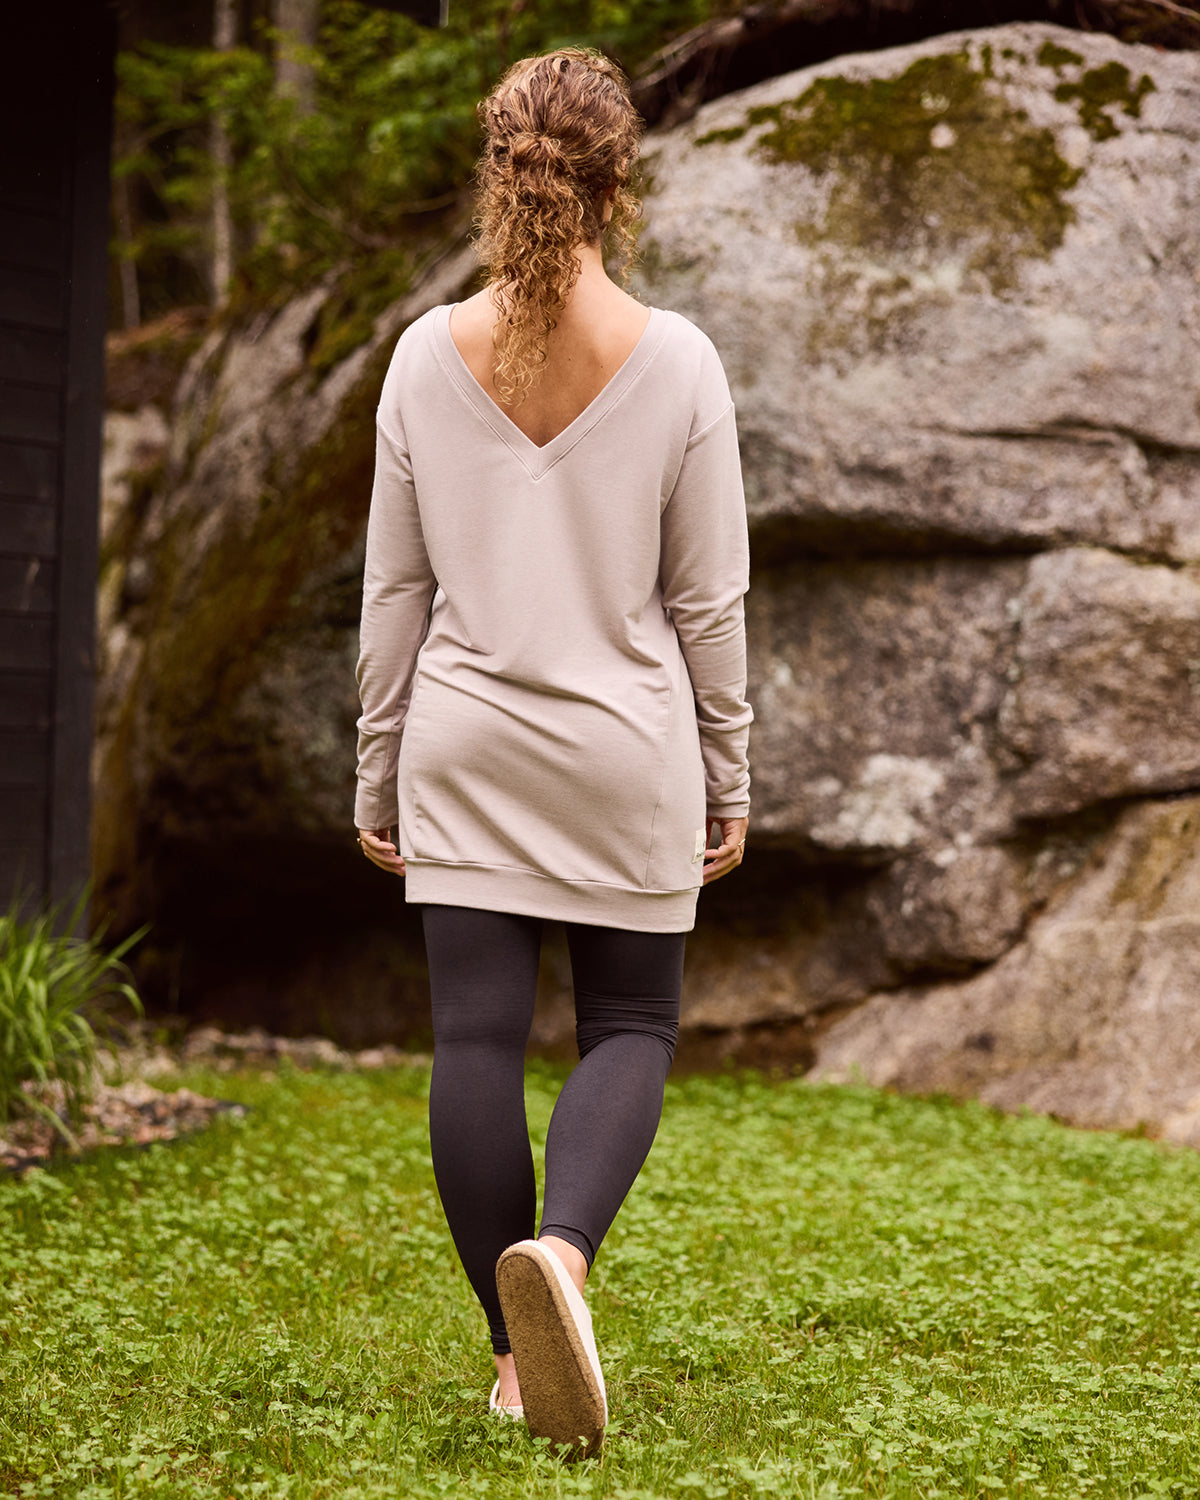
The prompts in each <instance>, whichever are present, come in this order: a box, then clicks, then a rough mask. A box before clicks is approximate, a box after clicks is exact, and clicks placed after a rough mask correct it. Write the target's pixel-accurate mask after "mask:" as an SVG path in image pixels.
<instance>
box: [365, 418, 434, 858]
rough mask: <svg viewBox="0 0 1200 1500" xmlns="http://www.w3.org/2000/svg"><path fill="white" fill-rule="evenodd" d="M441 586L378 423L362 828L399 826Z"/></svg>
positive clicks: (388, 436) (403, 466)
mask: <svg viewBox="0 0 1200 1500" xmlns="http://www.w3.org/2000/svg"><path fill="white" fill-rule="evenodd" d="M436 587H437V581H436V579H435V578H434V576H433V570H432V568H431V567H430V564H429V557H428V554H427V552H426V550H425V538H424V534H423V533H422V530H421V519H420V516H419V515H418V513H417V497H416V492H415V490H414V487H413V477H412V465H411V463H410V461H409V456H408V453H407V451H406V448H405V444H404V442H403V440H402V439H400V438H398V437H396V436H395V435H394V434H393V433H391V432H389V431H388V430H387V428H386V427H385V426H384V425H383V423H382V422H379V423H377V426H376V447H375V483H374V486H373V489H372V492H371V512H370V518H369V520H368V522H367V555H366V565H365V568H364V573H363V610H362V626H361V630H360V635H359V657H358V673H357V676H358V690H359V696H360V698H361V699H362V716H361V718H360V719H359V720H358V795H357V797H356V799H355V804H354V822H355V827H357V828H369V829H376V828H394V827H395V826H396V822H397V818H398V816H399V808H398V804H397V789H396V764H397V761H398V759H399V756H400V737H401V735H402V733H403V730H404V719H405V715H406V714H407V712H408V704H409V699H410V698H411V696H412V686H413V675H414V672H415V669H416V661H417V652H418V651H419V650H420V648H421V644H422V642H423V641H424V639H425V633H426V630H427V629H428V624H429V608H430V603H431V601H432V599H433V593H434V590H435V588H436Z"/></svg>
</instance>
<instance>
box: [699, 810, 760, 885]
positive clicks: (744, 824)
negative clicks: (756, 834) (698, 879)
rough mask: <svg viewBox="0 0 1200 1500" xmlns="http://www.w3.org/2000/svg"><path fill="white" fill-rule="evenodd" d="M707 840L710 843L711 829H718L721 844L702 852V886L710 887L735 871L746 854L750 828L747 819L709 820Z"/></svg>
mask: <svg viewBox="0 0 1200 1500" xmlns="http://www.w3.org/2000/svg"><path fill="white" fill-rule="evenodd" d="M707 827H708V838H709V842H710V843H711V842H712V836H713V829H714V828H720V830H721V842H720V844H719V845H718V846H717V847H716V848H715V849H705V851H704V884H705V885H711V883H712V882H713V881H714V880H720V878H721V876H722V875H728V874H729V872H730V870H736V869H737V867H738V865H740V864H741V862H742V855H743V854H744V853H745V852H746V834H747V832H748V831H749V828H750V819H749V818H709V819H708V823H707Z"/></svg>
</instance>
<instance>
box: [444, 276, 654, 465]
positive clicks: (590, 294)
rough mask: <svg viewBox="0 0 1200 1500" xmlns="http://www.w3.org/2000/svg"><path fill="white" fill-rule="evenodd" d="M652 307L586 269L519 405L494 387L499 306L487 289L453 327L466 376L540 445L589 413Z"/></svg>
mask: <svg viewBox="0 0 1200 1500" xmlns="http://www.w3.org/2000/svg"><path fill="white" fill-rule="evenodd" d="M649 321H650V309H649V308H648V307H644V306H643V305H642V304H641V303H640V302H637V301H635V299H634V298H632V297H630V296H628V295H627V294H626V293H625V292H623V291H621V290H620V289H619V288H618V287H615V286H614V285H613V284H612V282H610V281H608V279H607V278H604V284H603V286H599V285H597V284H595V283H594V281H593V279H592V278H591V277H589V276H587V275H586V274H585V275H584V276H583V277H581V279H580V281H579V282H577V283H576V285H575V287H574V288H573V289H572V291H571V294H570V296H569V298H568V300H567V303H566V305H565V306H564V307H563V308H562V310H561V311H560V312H559V314H558V318H557V322H556V325H555V327H554V330H553V332H552V333H551V334H550V337H549V339H548V341H547V349H546V363H545V365H544V366H543V367H542V373H541V376H540V378H539V379H538V381H537V382H536V384H535V385H534V387H533V389H532V390H531V391H530V392H529V393H528V394H527V395H526V397H525V399H524V400H523V401H522V402H520V403H519V404H516V405H513V404H508V403H505V401H504V400H503V397H502V395H501V393H500V391H499V390H498V389H497V388H496V383H495V378H494V377H495V371H496V363H497V361H496V351H495V347H494V345H493V342H492V330H493V328H494V327H495V324H496V309H495V305H494V303H493V301H492V297H491V293H490V292H489V291H484V292H480V293H478V294H477V295H476V296H474V297H470V298H468V299H467V301H465V302H460V303H459V304H458V305H457V306H456V307H455V309H454V314H453V317H452V318H451V320H450V332H451V336H452V337H453V339H454V343H455V346H456V348H457V349H458V352H459V353H460V354H461V355H462V357H463V361H464V363H465V364H466V366H467V368H468V369H469V370H470V372H471V374H472V375H473V376H474V377H475V379H476V381H478V383H479V385H480V386H481V387H482V388H483V390H484V391H485V392H486V393H487V395H488V396H490V397H491V399H492V400H493V401H495V402H496V404H497V405H498V406H499V407H500V408H501V409H502V410H503V411H504V413H505V415H506V416H507V417H508V418H509V419H510V421H512V422H513V423H514V424H515V425H516V426H517V427H519V428H520V430H521V431H522V432H523V433H524V434H525V436H526V437H527V438H529V440H530V441H531V442H533V443H536V444H537V445H538V447H539V448H540V447H544V446H545V445H546V444H547V443H549V442H551V441H553V439H554V438H556V437H557V436H558V434H559V433H560V432H562V431H563V430H564V429H565V428H567V427H569V426H570V425H571V423H572V422H573V421H574V420H575V418H576V417H578V416H579V415H580V413H581V412H583V411H586V410H587V408H588V407H589V406H590V405H591V403H592V402H593V401H594V400H595V399H596V397H597V396H598V395H599V394H600V392H601V391H602V390H603V389H604V387H605V386H606V385H607V384H608V383H609V381H610V380H611V379H612V378H613V376H614V375H615V374H616V373H617V371H618V370H619V369H620V368H621V366H622V365H623V364H624V363H625V361H626V360H627V359H628V358H629V356H630V355H631V354H632V353H633V350H634V349H635V347H636V346H637V343H638V341H639V339H640V338H641V336H642V334H643V333H644V332H645V329H646V325H647V324H648V322H649Z"/></svg>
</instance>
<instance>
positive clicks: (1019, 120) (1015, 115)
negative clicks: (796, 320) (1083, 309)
mask: <svg viewBox="0 0 1200 1500" xmlns="http://www.w3.org/2000/svg"><path fill="white" fill-rule="evenodd" d="M987 64H990V58H989V59H987ZM988 78H989V67H988V66H987V65H984V66H976V65H974V64H973V63H972V60H971V56H970V54H969V52H967V51H966V50H961V51H956V52H948V53H939V54H935V55H933V56H928V57H921V58H918V59H917V60H916V61H915V62H913V63H911V64H910V65H909V66H908V67H907V68H906V69H905V70H904V72H903V73H901V74H899V75H898V76H897V77H895V78H873V79H857V78H844V77H843V78H839V77H827V78H818V79H816V80H815V81H814V82H813V83H812V84H811V85H810V86H809V87H808V88H807V89H806V90H805V92H804V93H803V94H801V95H800V96H799V98H797V99H793V100H785V101H783V102H781V103H778V104H769V105H758V106H756V107H754V108H752V109H749V110H747V111H746V115H745V127H746V129H752V128H754V127H756V126H760V125H764V124H766V125H769V126H770V127H771V128H770V129H768V130H766V131H764V132H762V133H761V134H760V135H759V136H758V138H757V140H756V141H755V142H754V145H753V146H752V147H751V150H752V151H753V152H754V153H755V154H756V155H758V156H760V157H762V158H765V159H766V160H768V161H770V162H775V163H795V164H798V165H802V166H804V167H806V168H807V169H808V170H809V171H811V172H814V173H817V174H818V175H820V176H827V177H829V178H830V179H831V183H830V190H829V197H828V203H827V208H826V212H825V218H824V222H822V223H809V222H803V223H801V224H799V225H797V234H798V235H799V237H800V238H801V240H802V241H803V242H805V243H808V244H813V245H816V244H818V243H821V242H828V241H830V240H832V241H834V242H836V243H840V244H842V245H846V246H851V247H854V248H858V249H863V250H867V251H870V252H872V253H875V254H880V253H883V254H885V255H886V254H887V253H888V252H897V251H898V252H900V253H901V254H902V255H903V256H904V258H905V259H906V260H908V261H913V262H916V263H918V264H920V263H925V264H927V265H934V264H936V263H938V262H939V261H942V260H945V259H947V258H950V257H954V258H959V257H964V258H965V260H966V269H967V270H968V271H975V272H977V273H979V274H981V275H982V276H983V277H984V278H985V279H986V280H987V282H988V283H989V284H990V285H991V287H992V289H993V290H995V291H1002V290H1005V289H1008V288H1011V287H1012V286H1013V285H1014V284H1015V280H1016V270H1017V265H1018V263H1019V261H1020V260H1021V259H1022V258H1023V257H1030V256H1040V257H1044V256H1047V255H1049V254H1050V253H1051V252H1053V251H1054V250H1055V249H1057V247H1058V246H1059V245H1060V244H1061V243H1062V238H1063V234H1064V232H1065V230H1066V227H1067V225H1068V224H1069V223H1071V221H1072V219H1073V217H1074V210H1073V208H1072V205H1071V203H1070V201H1069V200H1068V197H1067V194H1068V192H1069V190H1070V189H1071V187H1073V186H1074V184H1075V183H1076V182H1077V181H1078V179H1079V176H1080V169H1079V168H1077V167H1073V166H1071V165H1070V164H1069V163H1068V162H1066V161H1065V160H1064V159H1063V157H1062V156H1061V155H1060V154H1059V151H1058V149H1057V145H1056V142H1055V138H1054V133H1053V132H1052V131H1051V130H1049V129H1045V128H1040V127H1035V126H1033V125H1032V124H1031V123H1030V122H1029V119H1028V117H1027V116H1026V115H1025V113H1024V111H1022V110H1021V109H1019V108H1016V107H1014V106H1013V105H1012V104H1011V103H1010V102H1009V101H1008V100H1007V99H1006V98H1005V97H1004V95H1003V93H1001V92H1000V91H999V90H998V89H996V88H995V87H994V86H990V85H989V83H988ZM731 128H736V127H731ZM716 138H730V132H729V130H726V131H724V132H718V131H714V132H710V136H709V137H701V141H704V140H705V139H716Z"/></svg>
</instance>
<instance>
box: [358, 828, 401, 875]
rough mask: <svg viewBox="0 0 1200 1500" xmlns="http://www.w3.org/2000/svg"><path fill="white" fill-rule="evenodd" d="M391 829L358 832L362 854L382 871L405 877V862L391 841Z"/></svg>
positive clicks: (361, 830) (361, 829)
mask: <svg viewBox="0 0 1200 1500" xmlns="http://www.w3.org/2000/svg"><path fill="white" fill-rule="evenodd" d="M391 832H392V830H391V829H390V828H376V829H375V831H374V832H373V833H372V832H369V831H368V830H367V829H365V828H360V829H359V830H358V842H359V844H360V845H361V847H362V852H363V853H364V854H365V855H366V856H367V858H368V859H369V860H370V861H371V863H372V864H373V865H378V866H379V868H380V869H381V870H386V871H387V872H388V874H389V875H403V874H404V861H403V860H402V859H401V858H400V854H399V851H398V850H397V848H396V846H395V844H393V843H392V841H391V837H390V835H391Z"/></svg>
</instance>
